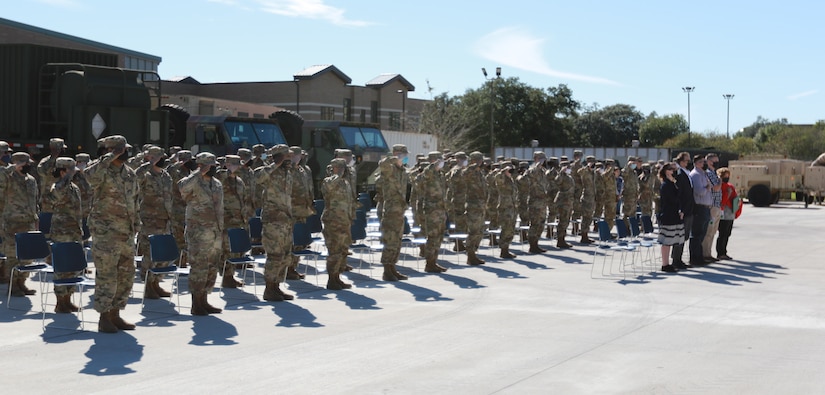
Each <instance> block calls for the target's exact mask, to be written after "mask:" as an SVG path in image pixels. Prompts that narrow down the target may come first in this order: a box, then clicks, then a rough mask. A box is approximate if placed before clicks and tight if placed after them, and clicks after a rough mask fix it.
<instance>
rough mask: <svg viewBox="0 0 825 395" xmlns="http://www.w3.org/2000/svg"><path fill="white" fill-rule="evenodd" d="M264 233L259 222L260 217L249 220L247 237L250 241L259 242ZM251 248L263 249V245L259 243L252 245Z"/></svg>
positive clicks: (262, 226)
mask: <svg viewBox="0 0 825 395" xmlns="http://www.w3.org/2000/svg"><path fill="white" fill-rule="evenodd" d="M263 231H264V224H263V222H261V217H260V216H257V217H252V218H250V219H249V237H250V239H252V240H261V235H262V234H263ZM252 248H263V244H262V243H261V242H259V241H256V242H254V243H252Z"/></svg>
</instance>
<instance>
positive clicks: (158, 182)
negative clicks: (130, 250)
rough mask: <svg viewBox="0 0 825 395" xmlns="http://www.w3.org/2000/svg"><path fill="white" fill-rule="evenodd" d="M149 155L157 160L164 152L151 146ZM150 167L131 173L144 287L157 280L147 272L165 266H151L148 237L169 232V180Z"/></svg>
mask: <svg viewBox="0 0 825 395" xmlns="http://www.w3.org/2000/svg"><path fill="white" fill-rule="evenodd" d="M149 155H150V156H152V157H153V158H156V159H161V158H162V157H163V155H164V152H163V149H161V148H160V147H156V146H152V147H150V148H149ZM154 167H155V166H154V163H148V162H147V163H144V164H142V165H141V166H140V167H138V169H137V170H136V171H135V175H136V176H137V179H138V186H139V187H140V199H139V201H138V213H139V215H140V222H141V226H140V233H138V255H141V256H143V258H142V260H141V265H140V270H141V274H142V276H141V277H142V278H144V279H145V281H146V283H147V284H155V282H156V281H157V280H158V279H157V278H155V277H154V276H152V275H149V274H147V273H148V270H149V269H150V268H153V267H164V266H167V265H168V263H166V262H163V263H158V264H155V263H154V262H152V254H151V253H150V252H151V249H150V248H149V235H162V234H170V233H171V230H172V229H171V220H172V193H173V192H172V190H173V184H172V176H170V175H169V173H168V172H167V171H166V170H164V169H159V171H155V169H154ZM153 291H154V288H153ZM150 292H151V291H150ZM162 293H163V292H162Z"/></svg>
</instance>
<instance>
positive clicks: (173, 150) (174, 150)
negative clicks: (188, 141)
mask: <svg viewBox="0 0 825 395" xmlns="http://www.w3.org/2000/svg"><path fill="white" fill-rule="evenodd" d="M182 149H183V148H181V146H179V145H173V146H171V147H169V153H170V154H172V155H174V154H177V153H178V152H180V150H182Z"/></svg>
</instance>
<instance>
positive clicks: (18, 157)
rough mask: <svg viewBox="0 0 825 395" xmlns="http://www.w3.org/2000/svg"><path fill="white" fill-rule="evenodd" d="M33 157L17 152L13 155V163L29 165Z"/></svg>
mask: <svg viewBox="0 0 825 395" xmlns="http://www.w3.org/2000/svg"><path fill="white" fill-rule="evenodd" d="M30 159H31V157H30V156H29V154H28V153H27V152H15V153H13V154H11V161H12V162H14V163H28V162H29V160H30Z"/></svg>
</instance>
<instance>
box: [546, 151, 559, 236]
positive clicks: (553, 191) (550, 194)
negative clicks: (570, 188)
mask: <svg viewBox="0 0 825 395" xmlns="http://www.w3.org/2000/svg"><path fill="white" fill-rule="evenodd" d="M544 175H545V178H546V180H547V222H555V221H556V219H557V218H558V216H559V210H558V208H556V195H557V194H558V193H559V187H558V185H556V177H557V176H558V175H559V158H557V157H555V156H553V157H550V159H549V160H548V166H547V170H546V171H545V172H544ZM547 238H548V239H552V238H553V227H552V226H547Z"/></svg>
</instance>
